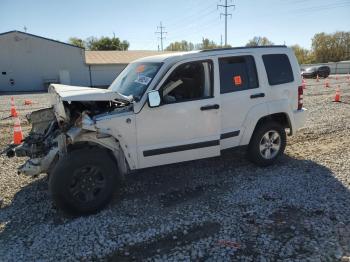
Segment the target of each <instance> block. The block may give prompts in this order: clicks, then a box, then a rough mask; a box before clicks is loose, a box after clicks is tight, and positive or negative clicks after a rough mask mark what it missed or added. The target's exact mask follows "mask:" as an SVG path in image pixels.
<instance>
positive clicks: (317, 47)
mask: <svg viewBox="0 0 350 262" xmlns="http://www.w3.org/2000/svg"><path fill="white" fill-rule="evenodd" d="M349 51H350V32H344V31H339V32H335V33H333V34H326V33H324V32H322V33H318V34H315V35H314V37H313V38H312V52H313V53H314V56H315V60H316V62H318V63H325V62H338V61H341V60H348V59H350V53H349Z"/></svg>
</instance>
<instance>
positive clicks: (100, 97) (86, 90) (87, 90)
mask: <svg viewBox="0 0 350 262" xmlns="http://www.w3.org/2000/svg"><path fill="white" fill-rule="evenodd" d="M49 93H56V94H57V95H59V96H60V98H61V100H62V101H68V102H71V101H114V100H121V101H124V102H131V98H130V97H126V96H123V95H121V94H119V93H118V92H115V91H112V90H110V89H101V88H93V87H83V86H68V85H60V84H51V85H50V87H49Z"/></svg>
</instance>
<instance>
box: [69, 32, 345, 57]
mask: <svg viewBox="0 0 350 262" xmlns="http://www.w3.org/2000/svg"><path fill="white" fill-rule="evenodd" d="M69 43H70V44H73V45H76V46H80V47H84V48H86V49H88V50H128V48H129V45H130V44H129V42H128V41H126V40H120V39H119V38H118V37H112V38H109V37H101V38H95V37H89V38H87V39H86V40H82V39H79V38H76V37H71V38H70V39H69ZM273 44H274V43H273V42H272V41H270V40H269V39H268V38H267V37H262V36H255V37H253V38H252V39H250V40H249V41H248V42H247V44H246V46H266V45H273ZM224 47H231V46H230V45H228V46H222V45H219V44H217V43H215V42H214V41H212V40H210V39H208V38H203V39H202V42H201V43H197V44H194V43H192V42H189V41H186V40H182V41H175V42H172V43H170V44H169V45H168V46H167V47H166V48H165V50H166V51H192V50H202V49H214V48H224ZM290 47H291V48H292V49H293V50H294V53H295V55H296V57H297V59H298V62H299V64H312V63H326V62H338V61H342V60H350V32H345V31H337V32H335V33H330V34H327V33H324V32H322V33H317V34H315V35H314V36H313V38H312V44H311V49H306V48H303V47H301V46H299V45H297V44H295V45H292V46H290Z"/></svg>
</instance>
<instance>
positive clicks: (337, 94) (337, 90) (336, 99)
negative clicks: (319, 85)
mask: <svg viewBox="0 0 350 262" xmlns="http://www.w3.org/2000/svg"><path fill="white" fill-rule="evenodd" d="M333 102H341V100H340V87H339V85H338V87H337V89H336V91H335V97H334V101H333Z"/></svg>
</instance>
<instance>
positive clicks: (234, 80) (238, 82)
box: [233, 76, 242, 86]
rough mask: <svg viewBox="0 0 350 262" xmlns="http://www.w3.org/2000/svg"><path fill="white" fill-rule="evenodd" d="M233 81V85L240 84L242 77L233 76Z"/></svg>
mask: <svg viewBox="0 0 350 262" xmlns="http://www.w3.org/2000/svg"><path fill="white" fill-rule="evenodd" d="M233 83H234V85H235V86H240V85H242V78H241V76H234V77H233Z"/></svg>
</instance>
